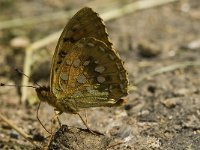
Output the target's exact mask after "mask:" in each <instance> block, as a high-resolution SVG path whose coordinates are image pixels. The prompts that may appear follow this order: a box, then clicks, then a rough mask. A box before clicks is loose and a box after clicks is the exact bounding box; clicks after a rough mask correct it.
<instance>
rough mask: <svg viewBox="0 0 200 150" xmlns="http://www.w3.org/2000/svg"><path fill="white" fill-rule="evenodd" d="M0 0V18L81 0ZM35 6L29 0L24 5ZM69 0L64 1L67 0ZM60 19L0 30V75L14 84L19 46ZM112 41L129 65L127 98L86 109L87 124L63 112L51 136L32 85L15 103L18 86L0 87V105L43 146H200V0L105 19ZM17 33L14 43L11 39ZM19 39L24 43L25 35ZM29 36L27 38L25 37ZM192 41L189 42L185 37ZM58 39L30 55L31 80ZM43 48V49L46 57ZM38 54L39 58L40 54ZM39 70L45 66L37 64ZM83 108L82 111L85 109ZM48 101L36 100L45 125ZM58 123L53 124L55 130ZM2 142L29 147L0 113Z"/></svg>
mask: <svg viewBox="0 0 200 150" xmlns="http://www.w3.org/2000/svg"><path fill="white" fill-rule="evenodd" d="M68 3H69V4H66V7H64V6H63V5H62V3H61V1H58V2H53V1H51V0H47V1H43V2H39V1H36V2H33V1H32V2H29V3H28V2H26V1H23V0H22V1H20V2H13V1H2V2H0V20H7V19H11V18H17V17H30V16H33V15H40V14H42V13H50V12H53V11H59V10H62V9H71V8H73V7H81V6H83V4H82V3H80V2H79V1H74V2H72V1H69V2H68ZM30 6H33V7H30ZM69 6H70V7H69ZM65 23H66V21H65V20H60V21H56V22H51V23H42V24H39V25H37V26H36V25H33V26H23V27H17V28H10V29H4V30H0V39H1V40H0V58H1V59H0V68H1V70H0V82H4V83H11V84H12V83H13V84H20V81H21V75H19V74H17V73H16V72H15V71H14V68H18V69H22V68H23V60H24V51H23V50H22V48H23V46H24V45H26V44H27V43H29V42H30V43H31V42H33V41H36V40H38V39H40V38H42V37H45V36H46V35H49V34H50V33H53V32H54V31H57V30H59V29H62V28H63V26H64V25H65ZM106 26H107V28H108V32H109V35H110V38H111V40H112V41H113V44H114V47H115V48H116V50H117V51H118V52H119V53H120V56H121V57H122V59H123V60H124V61H125V67H126V69H127V70H128V73H129V81H130V92H129V95H128V96H127V100H128V103H127V104H125V105H124V106H121V107H116V108H92V109H88V110H87V115H88V124H89V126H90V128H91V129H92V130H94V131H97V132H99V133H103V134H98V133H97V134H91V133H90V132H88V131H87V130H83V129H84V128H85V126H84V125H83V123H82V122H81V120H80V119H79V118H78V116H76V115H71V114H62V115H61V116H60V120H61V122H62V124H64V125H67V126H68V127H67V126H62V127H61V128H60V129H58V128H59V126H58V124H57V122H56V123H54V124H53V127H52V129H53V130H54V132H53V133H56V134H55V135H54V136H53V137H52V141H51V142H50V140H49V138H48V137H49V134H48V133H47V132H46V131H45V130H44V129H43V128H42V126H41V125H40V123H39V122H38V120H37V118H36V109H37V104H38V103H35V102H34V101H35V99H37V97H36V96H35V95H34V94H35V91H34V89H28V90H30V93H32V95H30V96H29V98H28V100H29V101H30V103H29V104H20V103H19V101H20V89H19V88H16V87H13V88H12V87H0V113H1V114H3V115H4V116H5V117H7V118H8V119H9V120H11V121H12V122H13V123H14V124H15V125H16V126H18V127H19V128H20V129H22V130H23V131H24V132H26V133H27V134H28V135H29V136H30V137H31V138H33V139H34V140H35V142H36V143H38V144H41V145H43V146H44V147H45V146H47V144H48V143H50V144H49V149H92V148H94V145H95V146H96V147H95V148H96V149H106V148H108V149H109V150H115V149H116V150H117V149H119V150H129V149H130V150H132V149H136V150H149V149H165V150H174V149H176V150H182V149H190V150H198V149H200V2H199V0H190V1H189V0H185V1H179V2H176V3H171V4H167V5H163V6H160V7H156V8H151V9H146V10H142V11H138V12H134V13H131V14H129V15H126V16H123V17H120V18H117V19H115V20H111V21H108V22H106ZM16 39H18V40H20V42H22V43H20V44H19V42H17V44H19V46H18V45H17V46H16V43H14V42H15V41H14V40H16ZM23 42H25V44H24V43H23ZM26 42H27V43H26ZM191 42H193V43H195V42H196V45H195V44H193V45H192V44H191ZM55 45H56V42H55V43H54V44H50V45H48V46H47V47H45V48H43V49H41V51H40V52H38V53H40V56H39V57H36V58H35V57H34V58H33V59H35V62H36V63H35V64H34V66H33V68H32V69H33V71H32V74H31V80H32V82H33V81H37V82H38V83H39V84H46V85H48V82H49V81H48V78H49V67H50V60H51V57H52V53H53V51H54V48H55ZM44 56H45V57H44ZM38 60H42V61H38ZM41 70H44V71H42V72H41ZM82 113H83V116H84V112H82ZM53 114H54V112H53V108H52V107H51V106H48V104H42V106H41V108H40V111H39V116H40V120H41V121H42V122H43V124H44V125H45V126H46V128H47V129H49V130H50V129H51V124H52V123H51V119H52V116H53ZM56 131H57V132H56ZM0 149H16V150H17V149H34V147H33V145H32V144H30V143H29V142H28V141H27V140H25V139H24V138H23V137H22V136H20V135H19V134H18V133H17V132H16V131H15V130H13V129H12V128H11V127H9V126H8V125H7V124H6V123H5V122H3V121H2V120H0Z"/></svg>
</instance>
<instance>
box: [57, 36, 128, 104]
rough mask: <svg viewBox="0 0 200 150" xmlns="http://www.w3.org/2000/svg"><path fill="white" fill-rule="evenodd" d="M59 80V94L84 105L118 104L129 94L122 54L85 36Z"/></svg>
mask: <svg viewBox="0 0 200 150" xmlns="http://www.w3.org/2000/svg"><path fill="white" fill-rule="evenodd" d="M56 80H58V84H57V85H56V86H58V87H59V89H60V91H59V92H58V95H57V97H58V98H59V99H63V98H66V100H67V99H74V100H75V101H77V102H78V103H77V105H80V107H95V106H103V105H105V106H106V104H107V102H108V103H110V101H109V100H112V101H113V104H114V102H117V101H118V100H119V99H120V98H121V97H122V96H126V95H127V86H128V81H127V73H126V71H125V69H124V67H123V63H122V61H121V60H120V58H119V56H118V54H117V53H116V52H115V51H114V50H113V49H111V48H109V47H108V46H107V45H106V44H105V43H103V42H101V41H99V40H96V39H94V38H82V39H81V40H80V41H79V42H77V43H76V44H75V45H74V46H73V48H72V49H70V50H69V51H68V55H67V56H66V57H65V59H64V60H63V62H62V64H61V66H60V67H59V69H58V76H57V79H56ZM101 103H102V104H101Z"/></svg>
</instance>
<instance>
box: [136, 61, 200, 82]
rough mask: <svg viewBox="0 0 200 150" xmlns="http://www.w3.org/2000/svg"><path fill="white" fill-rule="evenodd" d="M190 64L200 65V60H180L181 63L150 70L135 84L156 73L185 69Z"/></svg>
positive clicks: (137, 79)
mask: <svg viewBox="0 0 200 150" xmlns="http://www.w3.org/2000/svg"><path fill="white" fill-rule="evenodd" d="M189 66H200V61H185V62H180V63H176V64H173V65H169V66H165V67H162V68H159V69H157V70H154V71H151V72H148V73H146V74H144V75H141V76H140V77H139V78H136V79H135V82H134V85H137V84H139V83H141V82H143V81H144V80H146V79H149V78H152V77H153V76H156V75H159V74H162V73H166V72H170V71H174V70H177V69H183V68H186V67H189Z"/></svg>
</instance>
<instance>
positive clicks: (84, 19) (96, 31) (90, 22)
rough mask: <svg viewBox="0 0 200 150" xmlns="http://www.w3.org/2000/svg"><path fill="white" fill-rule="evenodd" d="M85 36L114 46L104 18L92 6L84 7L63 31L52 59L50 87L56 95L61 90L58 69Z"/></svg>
mask: <svg viewBox="0 0 200 150" xmlns="http://www.w3.org/2000/svg"><path fill="white" fill-rule="evenodd" d="M83 37H94V38H96V39H99V40H101V41H103V42H104V43H105V44H106V45H107V46H108V47H109V48H111V47H112V44H111V43H110V41H109V39H108V34H107V32H106V29H105V25H104V23H103V22H102V19H101V18H100V17H99V16H98V14H97V13H96V12H94V11H93V10H92V9H91V8H87V7H85V8H82V9H81V10H79V11H78V12H77V13H76V14H75V15H74V16H73V17H72V19H71V20H70V21H69V22H68V24H67V25H66V27H65V28H64V31H63V32H62V34H61V36H60V38H59V41H58V44H57V46H56V50H55V53H54V56H53V59H52V65H51V76H50V89H51V92H53V93H54V94H55V95H57V91H58V90H60V89H59V87H57V86H56V85H57V84H56V82H57V80H56V78H57V71H58V68H59V67H60V64H61V63H62V61H63V59H64V58H65V56H66V55H68V51H69V50H70V49H72V47H73V45H74V44H75V43H76V42H77V41H79V40H80V39H82V38H83Z"/></svg>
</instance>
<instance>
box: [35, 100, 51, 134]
mask: <svg viewBox="0 0 200 150" xmlns="http://www.w3.org/2000/svg"><path fill="white" fill-rule="evenodd" d="M40 104H41V101H40V102H39V104H38V107H37V119H38V121H39V123H40V124H41V125H42V127H43V128H44V129H45V130H46V131H47V132H48V133H49V134H51V132H49V131H48V130H47V128H46V127H45V126H44V125H43V123H42V122H41V121H40V118H39V109H40Z"/></svg>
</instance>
